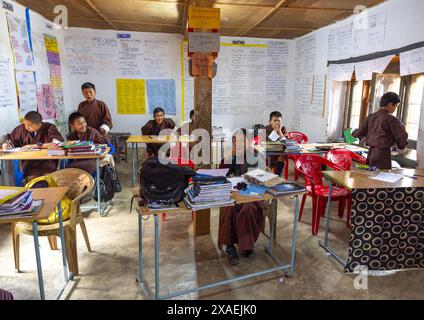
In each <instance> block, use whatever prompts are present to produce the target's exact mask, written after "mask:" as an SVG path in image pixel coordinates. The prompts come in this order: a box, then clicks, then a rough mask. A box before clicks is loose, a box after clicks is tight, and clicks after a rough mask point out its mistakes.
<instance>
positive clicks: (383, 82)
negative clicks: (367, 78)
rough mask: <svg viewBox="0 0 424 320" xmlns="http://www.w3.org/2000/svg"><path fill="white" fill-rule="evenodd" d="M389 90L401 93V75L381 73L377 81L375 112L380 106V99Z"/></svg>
mask: <svg viewBox="0 0 424 320" xmlns="http://www.w3.org/2000/svg"><path fill="white" fill-rule="evenodd" d="M387 92H396V93H397V94H399V93H400V75H396V74H379V75H377V78H376V83H375V94H374V102H373V110H374V112H375V111H377V110H378V109H379V108H380V99H381V97H382V96H383V94H385V93H387Z"/></svg>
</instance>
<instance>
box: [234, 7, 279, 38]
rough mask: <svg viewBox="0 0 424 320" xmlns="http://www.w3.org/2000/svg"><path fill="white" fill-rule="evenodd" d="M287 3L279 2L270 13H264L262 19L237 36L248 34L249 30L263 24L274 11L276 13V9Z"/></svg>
mask: <svg viewBox="0 0 424 320" xmlns="http://www.w3.org/2000/svg"><path fill="white" fill-rule="evenodd" d="M286 2H287V0H280V1H279V2H278V3H277V4H276V5H275V6H274V8H272V9H271V10H270V11H268V13H266V14H265V15H264V16H263V17H262V18H260V19H259V20H258V21H257V22H255V23H254V24H253V25H251V26H250V27H247V28H245V29H244V30H242V31H241V32H240V33H239V36H243V35H245V34H246V33H247V32H249V31H250V30H252V29H253V28H254V27H256V26H258V25H260V24H261V23H262V22H264V21H265V20H266V19H268V18H269V17H270V16H271V15H272V14H274V12H275V11H277V9H278V8H280V7H281V6H282V5H283V4H285V3H286Z"/></svg>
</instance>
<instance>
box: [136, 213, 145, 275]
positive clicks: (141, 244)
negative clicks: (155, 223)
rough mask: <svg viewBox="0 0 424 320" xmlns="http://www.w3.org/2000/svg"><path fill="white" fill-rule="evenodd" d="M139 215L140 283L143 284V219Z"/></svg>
mask: <svg viewBox="0 0 424 320" xmlns="http://www.w3.org/2000/svg"><path fill="white" fill-rule="evenodd" d="M137 214H138V276H137V278H138V281H139V282H140V283H143V281H144V279H143V218H142V217H141V213H140V212H137Z"/></svg>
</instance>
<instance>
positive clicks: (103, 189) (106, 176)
mask: <svg viewBox="0 0 424 320" xmlns="http://www.w3.org/2000/svg"><path fill="white" fill-rule="evenodd" d="M100 172H101V173H100V202H107V201H110V200H112V199H113V197H114V196H115V185H114V176H115V174H114V172H113V169H112V167H111V166H110V165H107V166H104V167H102V168H101V170H100ZM96 179H99V177H97V178H96ZM93 199H94V201H96V202H98V195H97V183H96V187H95V189H94V194H93Z"/></svg>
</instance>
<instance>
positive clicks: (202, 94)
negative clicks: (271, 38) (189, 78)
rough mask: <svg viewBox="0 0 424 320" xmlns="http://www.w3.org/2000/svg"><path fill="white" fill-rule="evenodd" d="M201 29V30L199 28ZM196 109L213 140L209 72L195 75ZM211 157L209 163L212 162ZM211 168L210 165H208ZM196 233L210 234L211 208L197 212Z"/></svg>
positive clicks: (206, 3)
mask: <svg viewBox="0 0 424 320" xmlns="http://www.w3.org/2000/svg"><path fill="white" fill-rule="evenodd" d="M212 3H213V1H211V0H195V1H193V5H194V6H196V7H204V8H211V7H212ZM199 31H200V30H199ZM211 55H212V54H211V53H210V54H206V55H205V54H201V53H195V54H194V55H193V63H194V59H201V60H203V62H204V63H207V56H211ZM194 110H195V111H196V112H197V113H198V115H199V123H198V128H201V129H205V130H207V131H208V133H209V137H211V140H212V79H209V78H208V76H207V74H203V75H200V76H195V77H194ZM209 154H210V155H211V156H212V152H211V144H209ZM211 160H212V159H211V158H210V159H209V163H211ZM208 167H209V168H210V165H209V166H208ZM193 228H194V235H195V236H201V235H208V234H210V210H209V209H208V210H202V211H198V212H196V214H195V215H194V221H193Z"/></svg>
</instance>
